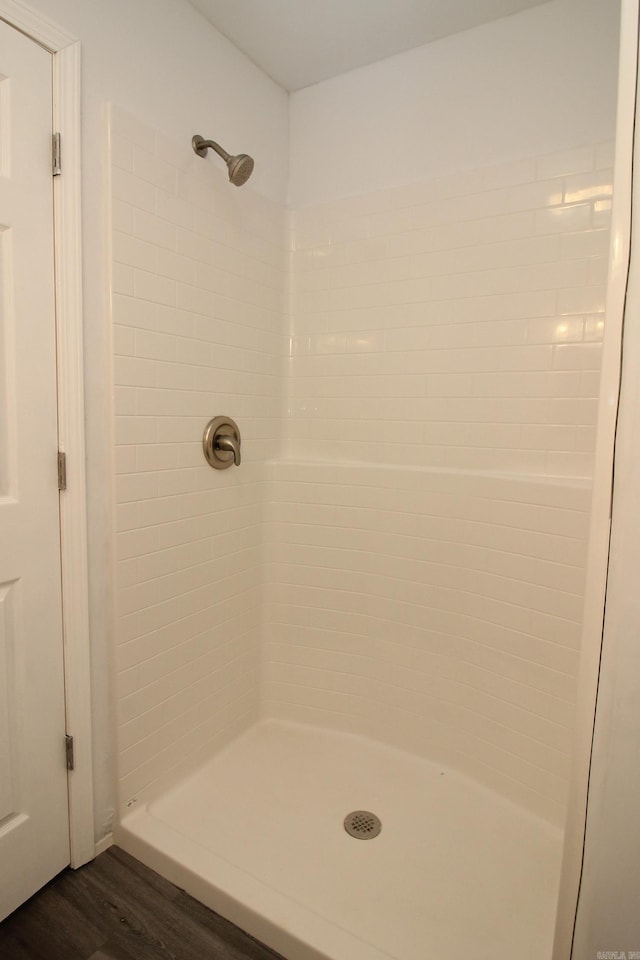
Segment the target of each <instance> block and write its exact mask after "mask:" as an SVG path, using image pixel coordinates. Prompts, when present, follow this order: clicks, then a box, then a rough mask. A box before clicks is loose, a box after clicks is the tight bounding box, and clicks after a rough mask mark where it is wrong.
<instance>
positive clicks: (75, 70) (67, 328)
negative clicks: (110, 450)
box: [0, 0, 96, 867]
mask: <svg viewBox="0 0 640 960" xmlns="http://www.w3.org/2000/svg"><path fill="white" fill-rule="evenodd" d="M0 18H1V19H3V20H5V21H6V22H7V23H8V24H9V25H10V26H12V27H15V28H16V29H18V30H20V31H21V32H22V33H24V34H26V35H27V36H28V37H30V38H31V39H32V40H34V41H35V42H36V43H39V44H40V45H41V46H43V47H45V49H47V50H49V51H50V53H51V54H52V59H53V129H54V131H56V132H59V133H60V135H61V139H62V173H61V175H60V176H56V177H54V185H53V196H54V248H55V291H56V349H57V362H58V442H59V448H60V450H61V451H63V452H64V453H65V454H66V458H67V477H68V486H67V489H66V490H65V491H62V492H61V494H60V541H61V557H62V606H63V624H62V627H63V643H64V676H65V709H66V723H67V732H68V733H69V734H71V735H72V736H73V738H74V754H75V768H74V770H72V771H69V773H68V787H69V828H70V863H71V866H72V867H79V866H81V865H82V864H83V863H87V862H88V861H89V860H92V859H93V857H94V856H95V852H96V845H95V836H94V812H93V751H92V737H91V723H92V712H91V671H90V649H89V591H88V564H87V522H86V477H85V444H84V375H83V336H82V235H81V203H80V191H81V180H80V169H81V168H80V42H79V41H78V40H77V39H76V38H75V37H73V36H71V35H70V34H68V33H66V32H65V31H64V30H61V29H60V28H59V27H58V26H56V25H55V24H54V23H52V22H51V21H50V20H48V19H47V18H46V17H44V16H42V15H41V14H40V13H38V12H37V11H34V10H32V9H31V8H30V7H28V6H27V5H26V4H24V3H22V2H21V0H0Z"/></svg>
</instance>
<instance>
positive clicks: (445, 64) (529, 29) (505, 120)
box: [289, 0, 619, 207]
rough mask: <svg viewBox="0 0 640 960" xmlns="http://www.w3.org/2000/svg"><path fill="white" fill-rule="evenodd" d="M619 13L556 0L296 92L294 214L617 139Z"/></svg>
mask: <svg viewBox="0 0 640 960" xmlns="http://www.w3.org/2000/svg"><path fill="white" fill-rule="evenodd" d="M618 10H619V4H618V3H617V2H611V0H554V2H553V3H548V4H544V5H543V6H540V7H536V8H534V9H532V10H528V11H525V12H523V13H521V14H518V15H517V16H512V17H508V18H505V19H503V20H500V21H497V22H495V23H491V24H488V25H486V26H482V27H478V28H476V29H474V30H469V31H467V32H465V33H461V34H457V35H454V36H451V37H447V38H445V39H443V40H439V41H437V42H435V43H432V44H429V45H427V46H423V47H419V48H417V49H416V50H412V51H409V52H408V53H404V54H399V55H398V56H395V57H391V58H389V59H387V60H384V61H382V62H380V63H376V64H373V65H371V66H368V67H363V68H362V69H360V70H356V71H353V72H352V73H349V74H346V75H344V76H340V77H337V78H335V79H333V80H329V81H326V82H324V83H320V84H317V85H316V86H312V87H308V88H306V89H304V90H301V91H298V92H297V93H294V94H293V95H292V97H291V182H290V192H289V196H290V202H291V204H292V206H294V207H295V206H300V205H302V204H307V203H317V202H320V201H323V200H328V199H331V198H333V197H341V196H348V195H351V194H356V193H366V192H368V191H370V190H374V189H379V188H382V187H390V186H398V185H401V184H405V183H410V182H412V181H414V180H425V179H431V178H433V177H439V176H442V175H443V174H446V173H452V172H456V171H460V170H468V169H472V168H474V167H475V166H483V165H487V164H493V163H498V162H501V161H503V160H513V159H517V158H519V157H523V156H529V155H531V154H541V153H545V152H552V151H555V150H562V149H566V148H570V147H575V146H581V145H583V144H585V143H591V142H594V141H596V140H602V139H609V138H612V137H613V132H614V122H615V110H614V109H612V104H613V103H615V96H616V62H617V46H618Z"/></svg>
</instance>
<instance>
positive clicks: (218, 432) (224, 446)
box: [202, 417, 242, 470]
mask: <svg viewBox="0 0 640 960" xmlns="http://www.w3.org/2000/svg"><path fill="white" fill-rule="evenodd" d="M240 443H241V439H240V428H239V427H238V424H237V423H236V422H235V420H232V419H231V417H214V418H213V420H210V421H209V423H208V424H207V425H206V427H205V430H204V435H203V437H202V449H203V451H204V455H205V458H206V460H207V463H208V464H209V465H210V466H212V467H213V468H214V469H215V470H227V469H228V467H231V466H233V464H234V463H235V465H236V467H239V466H240V463H241V460H242V457H241V454H240Z"/></svg>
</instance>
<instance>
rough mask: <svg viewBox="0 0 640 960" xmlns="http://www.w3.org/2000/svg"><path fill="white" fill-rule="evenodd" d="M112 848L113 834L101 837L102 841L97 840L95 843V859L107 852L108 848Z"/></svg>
mask: <svg viewBox="0 0 640 960" xmlns="http://www.w3.org/2000/svg"><path fill="white" fill-rule="evenodd" d="M112 846H113V834H112V833H108V834H107V835H106V837H103V838H102V840H98V842H97V843H96V854H95V855H96V857H98V856H100V854H101V853H104V852H105V850H108V849H109V847H112Z"/></svg>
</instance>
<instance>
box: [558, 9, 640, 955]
mask: <svg viewBox="0 0 640 960" xmlns="http://www.w3.org/2000/svg"><path fill="white" fill-rule="evenodd" d="M638 16H639V4H638V0H621V19H620V45H619V68H618V102H617V118H616V137H615V163H614V180H613V182H614V194H613V209H612V216H611V241H610V250H609V277H608V281H607V299H606V312H605V314H606V324H605V335H604V344H603V354H602V368H601V374H600V396H599V402H598V425H597V435H596V436H597V439H596V451H595V454H596V455H595V468H594V476H593V493H592V498H591V522H590V530H589V545H588V553H587V570H586V582H585V602H584V613H583V625H582V640H581V656H580V672H579V676H578V691H577V704H576V720H575V732H574V739H573V749H572V757H571V760H572V769H571V777H570V781H569V796H568V805H567V818H566V823H565V832H564V850H563V858H562V870H561V875H560V890H559V897H558V910H557V914H556V930H555V940H554V949H553V960H568V958H569V957H570V956H571V954H572V946H573V934H574V924H575V919H576V911H577V906H578V898H579V893H580V883H581V876H582V865H583V850H584V843H585V830H586V820H587V804H588V793H589V779H590V772H591V754H592V745H593V730H594V723H595V708H596V698H597V694H598V682H599V674H600V653H601V649H602V638H603V629H604V611H605V600H606V590H607V575H608V567H609V541H610V536H611V503H612V492H613V458H614V444H615V437H616V426H617V421H618V403H619V397H620V378H621V373H622V353H621V344H622V341H623V324H624V312H625V305H626V292H627V278H628V273H629V258H630V244H631V203H632V189H633V176H634V170H633V157H634V131H635V125H636V77H637V69H638Z"/></svg>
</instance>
